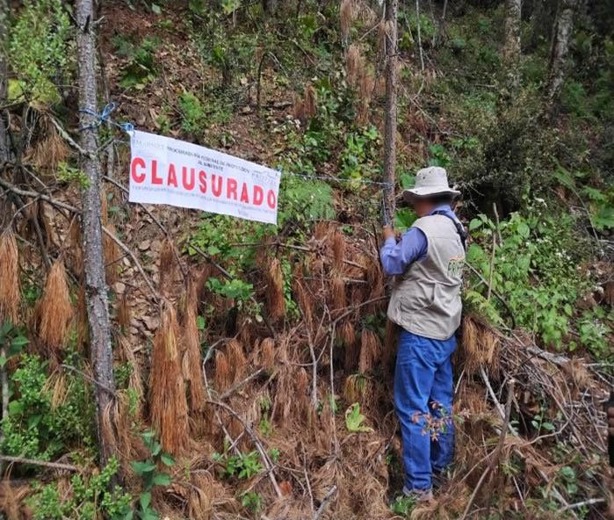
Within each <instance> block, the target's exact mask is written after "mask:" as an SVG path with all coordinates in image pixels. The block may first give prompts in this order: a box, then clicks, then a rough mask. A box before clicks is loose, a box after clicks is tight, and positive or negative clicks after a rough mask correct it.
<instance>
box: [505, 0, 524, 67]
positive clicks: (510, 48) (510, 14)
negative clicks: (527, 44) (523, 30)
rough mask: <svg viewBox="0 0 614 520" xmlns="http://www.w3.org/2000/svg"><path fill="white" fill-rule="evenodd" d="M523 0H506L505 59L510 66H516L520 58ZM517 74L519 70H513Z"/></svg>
mask: <svg viewBox="0 0 614 520" xmlns="http://www.w3.org/2000/svg"><path fill="white" fill-rule="evenodd" d="M521 10H522V0H506V1H505V43H504V45H503V59H504V60H505V62H506V63H507V64H508V67H514V68H516V67H517V65H518V61H519V60H520V13H521ZM511 72H513V73H514V74H515V75H516V74H517V71H511Z"/></svg>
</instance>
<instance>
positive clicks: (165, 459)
mask: <svg viewBox="0 0 614 520" xmlns="http://www.w3.org/2000/svg"><path fill="white" fill-rule="evenodd" d="M160 461H161V462H162V464H164V465H165V466H172V465H173V464H175V461H174V460H173V457H171V456H170V455H169V454H168V453H163V454H162V455H160Z"/></svg>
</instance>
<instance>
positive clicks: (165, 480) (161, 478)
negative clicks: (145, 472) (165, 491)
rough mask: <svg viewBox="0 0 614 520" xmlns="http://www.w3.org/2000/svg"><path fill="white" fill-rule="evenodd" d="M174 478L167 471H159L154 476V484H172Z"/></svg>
mask: <svg viewBox="0 0 614 520" xmlns="http://www.w3.org/2000/svg"><path fill="white" fill-rule="evenodd" d="M171 482H172V480H171V477H170V476H169V475H167V474H166V473H157V474H156V475H155V476H154V478H153V485H154V486H170V484H171Z"/></svg>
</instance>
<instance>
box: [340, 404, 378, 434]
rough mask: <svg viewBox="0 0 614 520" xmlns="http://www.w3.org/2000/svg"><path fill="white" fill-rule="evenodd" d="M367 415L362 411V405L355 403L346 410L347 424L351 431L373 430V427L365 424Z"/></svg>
mask: <svg viewBox="0 0 614 520" xmlns="http://www.w3.org/2000/svg"><path fill="white" fill-rule="evenodd" d="M364 421H365V416H364V415H362V414H361V413H360V405H359V404H358V403H354V404H353V405H352V406H350V407H349V408H348V409H347V410H346V411H345V426H346V428H347V429H348V431H349V432H372V431H373V428H370V427H368V426H364V425H363V424H362V423H363V422H364Z"/></svg>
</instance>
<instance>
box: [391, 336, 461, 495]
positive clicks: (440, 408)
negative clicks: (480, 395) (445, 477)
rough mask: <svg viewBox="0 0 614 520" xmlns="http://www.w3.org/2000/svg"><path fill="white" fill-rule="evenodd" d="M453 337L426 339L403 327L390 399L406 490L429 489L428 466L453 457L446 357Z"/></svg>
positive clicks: (434, 466) (430, 470)
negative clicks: (398, 432)
mask: <svg viewBox="0 0 614 520" xmlns="http://www.w3.org/2000/svg"><path fill="white" fill-rule="evenodd" d="M455 349H456V338H455V337H454V336H452V337H451V338H449V339H447V340H443V341H441V340H435V339H429V338H425V337H422V336H418V335H416V334H412V333H410V332H407V331H406V330H402V331H401V334H400V337H399V349H398V353H397V364H396V370H395V374H394V404H395V407H396V411H397V416H398V418H399V422H400V423H401V434H402V437H403V463H404V465H405V487H407V489H410V490H411V489H416V490H418V489H420V490H425V489H431V485H432V484H431V477H432V474H433V471H435V472H438V471H442V470H443V469H445V468H446V466H448V465H449V464H450V463H451V462H452V459H453V457H454V424H453V422H452V397H453V394H454V383H453V377H452V361H451V357H452V354H453V353H454V350H455Z"/></svg>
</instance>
